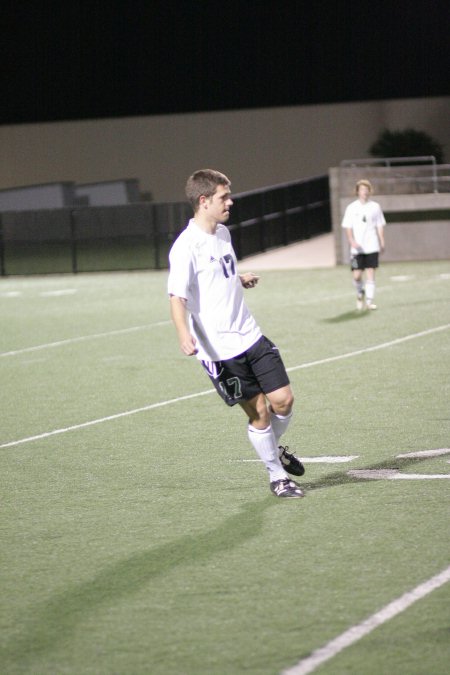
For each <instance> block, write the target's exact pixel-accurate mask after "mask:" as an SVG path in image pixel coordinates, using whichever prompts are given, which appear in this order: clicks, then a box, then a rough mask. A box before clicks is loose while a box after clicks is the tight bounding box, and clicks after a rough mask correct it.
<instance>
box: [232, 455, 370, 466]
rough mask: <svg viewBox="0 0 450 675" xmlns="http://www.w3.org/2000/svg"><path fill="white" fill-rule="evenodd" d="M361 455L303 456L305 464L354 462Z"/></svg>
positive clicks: (240, 460) (258, 460) (245, 460)
mask: <svg viewBox="0 0 450 675" xmlns="http://www.w3.org/2000/svg"><path fill="white" fill-rule="evenodd" d="M358 457H359V455H322V456H321V457H303V456H302V462H303V464H342V463H344V462H353V460H354V459H358ZM229 461H230V462H262V459H230V460H229Z"/></svg>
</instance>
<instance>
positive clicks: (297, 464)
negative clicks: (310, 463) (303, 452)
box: [278, 445, 305, 476]
mask: <svg viewBox="0 0 450 675" xmlns="http://www.w3.org/2000/svg"><path fill="white" fill-rule="evenodd" d="M278 450H279V453H280V461H281V465H282V467H283V469H285V470H286V471H287V472H288V473H291V474H292V475H293V476H303V474H304V473H305V467H304V466H303V464H302V463H301V461H300V460H299V458H298V457H296V456H295V455H293V454H292V452H288V451H289V446H288V445H286V446H285V447H283V446H282V445H279V446H278Z"/></svg>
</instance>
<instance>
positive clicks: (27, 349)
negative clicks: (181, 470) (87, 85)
mask: <svg viewBox="0 0 450 675" xmlns="http://www.w3.org/2000/svg"><path fill="white" fill-rule="evenodd" d="M447 276H448V277H449V278H450V275H443V274H441V275H438V276H437V277H432V278H431V279H426V280H424V279H419V280H417V281H418V282H420V283H425V282H426V281H427V282H434V281H439V280H440V279H441V278H447ZM391 279H392V280H395V279H396V278H395V277H391ZM393 289H394V286H389V285H386V286H379V287H377V292H378V293H379V292H381V291H391V290H393ZM74 291H76V289H69V292H74ZM56 293H61V291H46V294H47V295H50V294H56ZM19 294H20V293H19V291H9V292H5V293H0V297H6V296H10V297H15V296H17V295H19ZM41 295H44V293H41ZM350 295H351V296H353V295H354V292H353V291H346V292H345V293H336V294H334V295H328V296H324V297H322V298H315V299H312V300H304V301H301V300H300V301H299V302H296V303H294V304H295V305H311V304H316V303H317V302H327V301H329V300H336V299H338V298H346V297H349V296H350ZM170 323H171V321H169V320H167V321H158V322H157V323H152V324H145V325H144V326H132V327H131V328H122V329H119V330H113V331H108V332H105V333H94V334H93V335H80V336H79V337H74V338H68V339H66V340H57V341H55V342H47V343H44V344H40V345H35V346H34V347H24V348H23V349H15V350H11V351H8V352H0V357H2V356H16V355H17V354H24V353H26V352H34V351H38V350H41V349H48V348H52V347H61V346H62V345H68V344H73V343H76V342H83V341H85V340H91V339H95V338H102V337H109V336H110V335H121V334H125V333H132V332H135V331H138V330H146V329H148V328H152V327H153V326H166V325H168V324H170ZM305 367H306V366H305Z"/></svg>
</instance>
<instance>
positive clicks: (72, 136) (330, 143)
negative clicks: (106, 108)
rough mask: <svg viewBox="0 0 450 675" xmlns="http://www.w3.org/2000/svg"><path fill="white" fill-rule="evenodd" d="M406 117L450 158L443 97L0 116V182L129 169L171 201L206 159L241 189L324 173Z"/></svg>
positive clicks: (125, 174) (362, 152) (94, 177)
mask: <svg viewBox="0 0 450 675" xmlns="http://www.w3.org/2000/svg"><path fill="white" fill-rule="evenodd" d="M407 126H412V127H414V128H416V129H419V130H422V131H426V132H428V133H430V134H431V135H432V136H434V137H435V138H436V139H437V140H438V141H439V142H440V143H441V144H442V145H443V146H444V151H445V153H446V157H447V161H450V97H445V98H430V99H426V98H424V99H404V100H391V101H374V102H366V103H339V104H327V105H313V106H296V107H285V108H267V109H255V110H237V111H228V112H211V113H193V114H179V115H161V116H158V115H156V116H150V117H133V118H120V119H105V120H87V121H72V122H55V123H46V124H23V125H11V126H8V125H7V126H2V127H0V148H1V161H0V189H4V188H9V187H16V186H21V185H30V184H36V183H52V182H60V181H72V182H74V183H92V182H98V181H107V180H115V179H117V178H121V179H122V178H135V179H137V180H138V181H139V183H140V187H141V190H142V191H143V192H150V193H151V195H152V196H153V199H154V200H155V201H178V200H182V199H184V194H183V187H184V184H185V181H186V178H187V177H188V175H189V174H190V173H192V171H194V170H195V169H198V168H201V167H207V166H209V167H213V168H219V169H220V170H222V171H224V172H225V173H227V174H228V175H229V176H230V178H231V179H232V181H233V189H234V191H235V192H242V191H245V190H251V189H254V188H260V187H264V186H266V185H273V184H276V183H281V182H285V181H291V180H299V179H302V178H308V177H311V176H315V175H319V174H325V173H327V172H328V168H329V167H332V166H337V165H339V163H340V162H341V161H342V160H343V159H357V158H364V157H367V156H368V147H369V146H370V145H371V143H372V142H373V141H374V140H375V138H376V137H377V135H378V133H379V131H380V130H381V129H382V128H384V127H389V128H391V129H395V128H405V127H407Z"/></svg>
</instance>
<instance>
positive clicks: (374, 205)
mask: <svg viewBox="0 0 450 675" xmlns="http://www.w3.org/2000/svg"><path fill="white" fill-rule="evenodd" d="M384 225H386V221H385V219H384V215H383V211H382V210H381V207H380V205H379V204H378V202H373V201H371V200H369V201H367V202H365V203H363V202H361V201H360V200H359V199H356V200H355V201H354V202H352V203H351V204H349V205H348V206H347V208H346V209H345V214H344V218H343V220H342V227H344V228H351V229H352V230H353V238H354V239H355V241H357V242H358V244H359V245H360V246H361V249H362V250H357V249H355V248H353V247H352V249H351V252H352V253H353V254H356V253H377V252H379V251H380V241H379V239H378V232H377V227H383V226H384Z"/></svg>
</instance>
